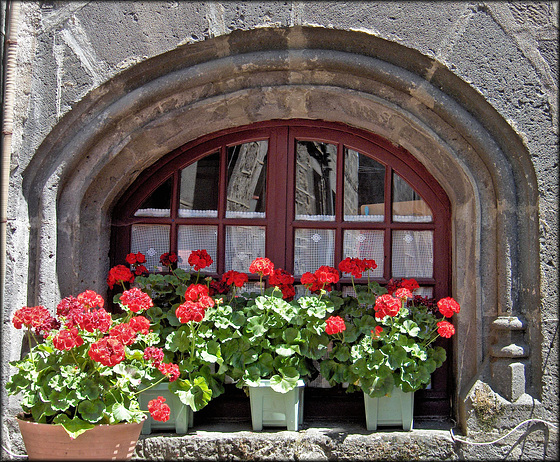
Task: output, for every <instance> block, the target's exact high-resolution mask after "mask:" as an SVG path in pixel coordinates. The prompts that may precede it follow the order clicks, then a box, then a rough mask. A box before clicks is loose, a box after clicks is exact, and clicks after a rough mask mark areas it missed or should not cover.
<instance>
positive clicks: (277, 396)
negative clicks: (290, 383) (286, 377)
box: [249, 380, 305, 431]
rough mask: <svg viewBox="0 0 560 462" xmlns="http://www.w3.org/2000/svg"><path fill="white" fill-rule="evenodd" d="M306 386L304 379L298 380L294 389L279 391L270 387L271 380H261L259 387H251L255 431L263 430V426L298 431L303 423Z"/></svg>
mask: <svg viewBox="0 0 560 462" xmlns="http://www.w3.org/2000/svg"><path fill="white" fill-rule="evenodd" d="M304 386H305V383H304V381H303V380H298V382H297V385H296V387H295V388H294V389H293V390H290V391H289V392H287V393H279V392H277V391H274V390H273V389H272V388H270V380H261V383H260V385H259V386H258V387H249V398H250V402H251V419H252V422H253V431H261V430H262V429H263V427H286V428H287V429H288V430H291V431H298V426H299V425H300V424H302V423H303V388H304Z"/></svg>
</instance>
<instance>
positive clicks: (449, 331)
mask: <svg viewBox="0 0 560 462" xmlns="http://www.w3.org/2000/svg"><path fill="white" fill-rule="evenodd" d="M437 326H438V330H437V331H438V334H439V335H441V336H442V337H445V338H450V337H451V336H452V335H453V334H454V333H455V327H453V324H451V323H450V322H447V321H440V322H438V323H437Z"/></svg>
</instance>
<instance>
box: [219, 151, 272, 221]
mask: <svg viewBox="0 0 560 462" xmlns="http://www.w3.org/2000/svg"><path fill="white" fill-rule="evenodd" d="M267 152H268V141H267V140H263V141H253V142H251V143H244V144H240V145H238V146H231V147H229V148H228V173H227V174H228V179H227V210H226V218H233V217H241V218H257V217H264V216H265V208H266V161H267Z"/></svg>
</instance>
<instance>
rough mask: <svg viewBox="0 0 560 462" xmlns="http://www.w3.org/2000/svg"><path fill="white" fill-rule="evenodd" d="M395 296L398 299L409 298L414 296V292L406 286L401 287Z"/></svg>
mask: <svg viewBox="0 0 560 462" xmlns="http://www.w3.org/2000/svg"><path fill="white" fill-rule="evenodd" d="M395 298H398V299H401V300H402V299H403V298H404V299H407V298H412V292H411V291H410V290H408V289H405V288H404V287H401V288H400V289H397V290H396V291H395Z"/></svg>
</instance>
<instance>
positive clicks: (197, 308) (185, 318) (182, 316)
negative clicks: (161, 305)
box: [175, 300, 206, 323]
mask: <svg viewBox="0 0 560 462" xmlns="http://www.w3.org/2000/svg"><path fill="white" fill-rule="evenodd" d="M205 313H206V310H205V308H204V306H202V305H201V304H200V303H196V302H191V301H189V300H187V301H186V302H185V303H183V304H181V305H179V306H178V307H177V309H176V310H175V316H177V319H178V320H179V321H180V322H182V323H187V322H190V321H194V322H201V321H202V320H203V319H204V315H205Z"/></svg>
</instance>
